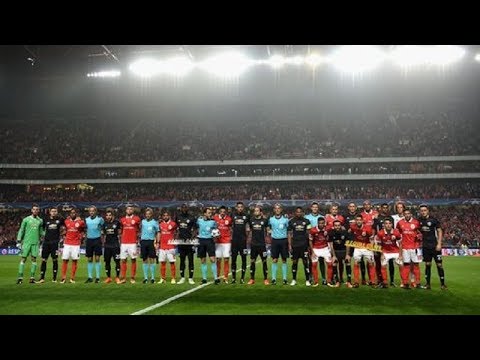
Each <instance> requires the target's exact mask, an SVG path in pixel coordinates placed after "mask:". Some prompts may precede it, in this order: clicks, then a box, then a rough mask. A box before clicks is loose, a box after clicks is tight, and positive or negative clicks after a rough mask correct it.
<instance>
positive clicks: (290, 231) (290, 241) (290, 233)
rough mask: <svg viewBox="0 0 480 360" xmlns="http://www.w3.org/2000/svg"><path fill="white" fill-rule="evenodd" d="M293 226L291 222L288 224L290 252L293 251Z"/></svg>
mask: <svg viewBox="0 0 480 360" xmlns="http://www.w3.org/2000/svg"><path fill="white" fill-rule="evenodd" d="M292 230H293V226H292V224H291V221H289V222H288V227H287V242H288V251H290V252H291V251H292V232H293V231H292Z"/></svg>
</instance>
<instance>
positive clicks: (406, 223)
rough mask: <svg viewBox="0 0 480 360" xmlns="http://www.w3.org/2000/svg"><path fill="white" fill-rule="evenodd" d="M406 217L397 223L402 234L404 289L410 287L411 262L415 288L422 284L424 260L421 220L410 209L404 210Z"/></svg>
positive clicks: (401, 250)
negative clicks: (421, 276) (421, 270)
mask: <svg viewBox="0 0 480 360" xmlns="http://www.w3.org/2000/svg"><path fill="white" fill-rule="evenodd" d="M403 215H404V218H403V219H401V220H400V221H399V222H398V224H397V229H398V231H399V232H400V234H402V241H401V242H400V257H399V258H400V259H401V260H402V262H403V268H402V270H401V272H400V274H401V277H402V283H403V288H404V289H409V285H408V280H409V277H410V264H413V273H414V274H415V281H414V282H412V283H411V286H412V287H413V288H416V287H417V286H418V285H420V262H421V261H422V249H421V245H422V243H421V233H420V222H419V221H418V220H417V219H414V218H413V217H412V212H411V211H410V210H409V209H405V210H404V211H403Z"/></svg>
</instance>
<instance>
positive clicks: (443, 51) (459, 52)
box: [429, 45, 465, 66]
mask: <svg viewBox="0 0 480 360" xmlns="http://www.w3.org/2000/svg"><path fill="white" fill-rule="evenodd" d="M464 55H465V49H463V48H461V47H459V46H453V45H437V46H433V47H432V49H431V50H430V58H429V62H430V64H433V65H439V66H447V65H450V64H452V63H454V62H457V61H459V60H460V59H462V58H463V56H464Z"/></svg>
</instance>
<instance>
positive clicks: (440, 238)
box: [435, 224, 443, 251]
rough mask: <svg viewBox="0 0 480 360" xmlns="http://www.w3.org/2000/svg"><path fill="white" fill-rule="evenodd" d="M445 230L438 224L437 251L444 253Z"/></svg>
mask: <svg viewBox="0 0 480 360" xmlns="http://www.w3.org/2000/svg"><path fill="white" fill-rule="evenodd" d="M442 241H443V229H442V228H441V227H440V224H437V246H436V248H435V250H437V251H442Z"/></svg>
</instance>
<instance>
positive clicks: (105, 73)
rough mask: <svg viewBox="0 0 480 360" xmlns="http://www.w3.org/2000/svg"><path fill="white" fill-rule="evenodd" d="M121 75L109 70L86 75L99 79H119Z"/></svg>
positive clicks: (118, 72)
mask: <svg viewBox="0 0 480 360" xmlns="http://www.w3.org/2000/svg"><path fill="white" fill-rule="evenodd" d="M120 75H122V73H121V72H120V71H118V70H110V71H96V72H91V73H88V74H87V77H95V78H96V77H99V78H114V77H119V76H120Z"/></svg>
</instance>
